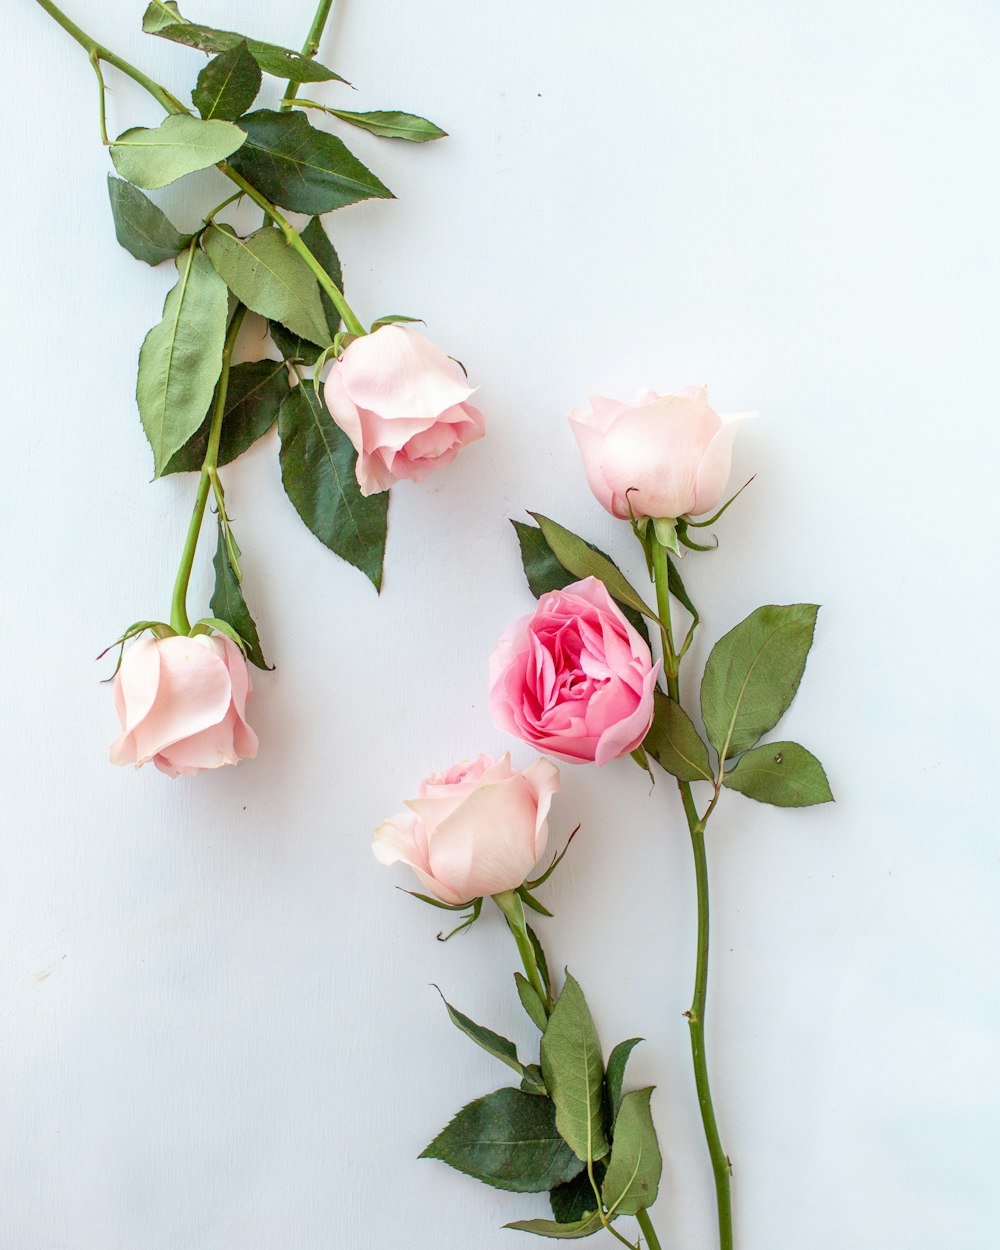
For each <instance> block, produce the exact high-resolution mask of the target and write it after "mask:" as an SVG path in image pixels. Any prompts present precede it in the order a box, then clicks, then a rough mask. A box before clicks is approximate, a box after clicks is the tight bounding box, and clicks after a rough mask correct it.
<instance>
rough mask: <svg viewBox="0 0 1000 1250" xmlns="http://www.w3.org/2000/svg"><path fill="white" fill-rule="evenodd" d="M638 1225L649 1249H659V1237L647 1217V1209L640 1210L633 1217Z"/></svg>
mask: <svg viewBox="0 0 1000 1250" xmlns="http://www.w3.org/2000/svg"><path fill="white" fill-rule="evenodd" d="M635 1218H636V1221H637V1222H638V1224H639V1227H640V1228H641V1229H642V1231H643V1232H644V1233H645V1235H646V1245H647V1246H648V1247H649V1250H661V1247H660V1239H659V1237H657V1235H656V1229H655V1228H654V1227H653V1221H652V1220H651V1219H650V1218H649V1212H648V1211H640V1212H639V1214H638V1215H637V1216H636V1217H635Z"/></svg>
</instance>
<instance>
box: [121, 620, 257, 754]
mask: <svg viewBox="0 0 1000 1250" xmlns="http://www.w3.org/2000/svg"><path fill="white" fill-rule="evenodd" d="M250 691H251V682H250V670H249V669H248V668H247V662H246V660H245V659H244V658H243V653H242V651H240V649H239V647H238V646H237V645H236V643H235V642H233V641H231V639H229V638H226V637H224V636H223V635H222V634H212V635H208V634H199V635H197V636H196V637H194V638H188V637H186V636H185V635H183V634H178V635H176V636H174V637H171V638H150V637H146V638H142V639H140V641H139V642H136V643H134V644H133V645H132V646H131V647H129V649H128V650H127V651H126V652H125V655H124V657H123V659H122V663H121V667H120V668H119V670H118V673H117V675H116V676H115V707H116V709H117V711H118V719H119V720H120V721H121V726H122V734H121V737H120V738H118V740H117V741H116V742H114V743H113V744H112V746H111V763H112V764H134V765H135V766H136V767H137V768H139V767H141V766H142V765H143V764H146V763H148V762H149V761H150V760H152V761H153V763H154V764H155V765H156V767H157V768H158V769H159V770H160V772H161V773H166V774H167V776H168V777H176V776H178V775H180V774H183V775H184V776H195V775H196V774H198V773H200V772H203V771H204V770H205V769H206V768H219V767H221V765H223V764H237V763H239V761H240V760H241V759H253V757H254V756H255V755H256V754H257V735H256V734H255V733H254V731H253V730H252V729H251V728H250V726H249V725H248V724H247V722H246V706H247V699H248V698H249V696H250Z"/></svg>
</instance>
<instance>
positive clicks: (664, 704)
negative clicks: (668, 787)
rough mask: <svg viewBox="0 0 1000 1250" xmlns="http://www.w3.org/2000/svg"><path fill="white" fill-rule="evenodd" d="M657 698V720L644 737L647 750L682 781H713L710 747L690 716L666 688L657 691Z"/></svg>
mask: <svg viewBox="0 0 1000 1250" xmlns="http://www.w3.org/2000/svg"><path fill="white" fill-rule="evenodd" d="M653 700H654V703H653V706H654V711H653V723H652V725H650V727H649V733H647V734H646V736H645V738H643V740H642V745H643V749H644V750H645V752H646V754H647V755H651V756H652V757H653V759H654V760H656V762H657V764H659V765H660V767H661V768H663V769H665V770H666V771H667V772H668V773H670V774H671V775H672V776H674V777H678V778H679V779H680V780H681V781H711V780H712V779H713V778H712V764H711V761H710V760H709V758H708V747H706V746H705V744H704V742H702V740H701V737H700V736H699V734H698V731H697V729H695V727H694V724H693V722H692V720H691V718H690V716H688V714H687V712H685V711H684V709H683V708H682V707H681V705H680V704H679V703H677V702H675V701H674V700H673V699H671V698H670V697H669V696H668V695H665V694H664V693H663V691H662V690H657V691H656V692H655V693H654V696H653Z"/></svg>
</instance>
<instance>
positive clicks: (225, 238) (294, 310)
mask: <svg viewBox="0 0 1000 1250" xmlns="http://www.w3.org/2000/svg"><path fill="white" fill-rule="evenodd" d="M205 251H206V252H207V253H208V255H209V257H210V258H211V261H212V264H213V265H214V266H215V268H216V269H217V270H218V272H219V274H220V275H221V277H222V278H223V280H224V281H225V283H226V286H228V287H229V289H230V290H231V291H232V293H233V294H234V295H235V296H236V298H237V299H238V300H239V301H240V302H241V303H243V304H246V306H247V308H249V309H251V310H252V311H253V312H256V313H260V315H261V316H262V317H268V318H270V319H272V320H274V321H280V322H281V324H282V325H285V326H287V327H288V328H289V330H291V331H292V332H293V333H295V334H298V335H301V337H303V338H306V339H309V340H310V341H311V342H313V343H319V344H320V346H321V347H325V346H326V345H327V343H329V342H330V341H331V336H330V332H329V328H328V327H327V324H326V317H325V315H324V313H323V305H322V303H321V302H320V298H319V285H318V284H317V282H316V279H315V277H314V276H313V274H312V271H311V270H310V269H309V267H308V265H307V264H306V263H305V261H304V260H303V259H302V257H301V256H299V255H298V253H297V252H295V251H294V250H293V249H292V248H291V246H290V245H289V244H288V241H287V240H286V239H285V236H284V235H283V234H282V233H281V231H280V230H277V229H275V228H274V227H273V226H263V227H261V229H260V230H258V231H256V232H255V233H254V234H252V235H250V237H249V238H247V239H241V238H238V237H237V236H236V235H235V234H233V233H232V232H231V231H230V230H227V229H223V228H222V227H221V226H209V228H208V229H207V230H206V231H205Z"/></svg>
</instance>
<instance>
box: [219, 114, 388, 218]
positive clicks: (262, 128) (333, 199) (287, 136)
mask: <svg viewBox="0 0 1000 1250" xmlns="http://www.w3.org/2000/svg"><path fill="white" fill-rule="evenodd" d="M239 124H240V126H241V127H242V128H243V129H244V130H245V131H246V133H247V141H246V143H245V144H244V145H243V147H242V148H241V149H240V151H239V152H238V153H236V155H235V156H234V158H233V160H232V162H231V164H232V166H233V168H234V169H235V170H236V171H237V173H240V174H242V175H243V177H244V178H246V179H247V181H248V182H252V183H253V185H254V186H255V187H256V188H257V189H258V190H259V191H261V192H262V193H263V194H264V195H266V196H267V198H268V199H269V200H271V201H272V203H275V204H279V205H281V207H282V208H290V209H292V210H293V211H294V212H297V213H329V212H331V211H332V210H333V209H335V208H343V207H344V206H345V205H347V204H357V203H358V202H359V201H360V200H369V199H372V198H378V199H392V198H393V196H392V192H391V191H390V190H389V189H388V188H387V187H385V186H383V184H382V183H381V182H380V181H379V180H378V178H376V177H375V175H374V174H373V173H372V172H371V170H370V169H367V168H366V167H365V166H364V165H362V163H361V162H360V161H359V160H358V159H357V157H355V156H352V155H351V153H350V152H349V151H348V150H347V148H346V147H345V146H344V144H343V143H342V142H341V141H340V140H339V139H338V138H337V137H336V135H330V134H327V133H326V132H325V131H323V130H316V129H315V128H314V127H313V126H311V125H310V124H309V119H308V118H307V117H306V115H305V114H304V113H301V112H299V111H297V110H295V111H292V112H290V113H276V112H273V111H272V110H271V109H260V110H258V111H257V112H256V113H248V114H247V115H246V116H245V117H243V118H241V119H240V123H239Z"/></svg>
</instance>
